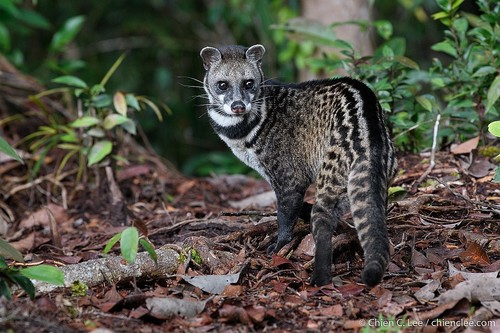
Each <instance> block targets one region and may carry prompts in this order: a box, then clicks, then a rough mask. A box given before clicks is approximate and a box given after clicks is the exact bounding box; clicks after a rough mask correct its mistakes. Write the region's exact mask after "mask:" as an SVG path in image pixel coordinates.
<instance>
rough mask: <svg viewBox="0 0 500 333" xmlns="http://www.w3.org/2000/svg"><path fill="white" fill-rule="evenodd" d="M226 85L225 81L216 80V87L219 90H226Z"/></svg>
mask: <svg viewBox="0 0 500 333" xmlns="http://www.w3.org/2000/svg"><path fill="white" fill-rule="evenodd" d="M227 86H228V84H227V82H226V81H219V82H217V88H219V89H220V90H226V89H227Z"/></svg>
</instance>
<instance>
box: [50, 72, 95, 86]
mask: <svg viewBox="0 0 500 333" xmlns="http://www.w3.org/2000/svg"><path fill="white" fill-rule="evenodd" d="M52 82H54V83H61V84H65V85H67V86H71V87H76V88H82V89H86V88H88V86H87V84H86V83H85V81H83V80H82V79H80V78H79V77H76V76H73V75H64V76H59V77H56V78H55V79H53V80H52Z"/></svg>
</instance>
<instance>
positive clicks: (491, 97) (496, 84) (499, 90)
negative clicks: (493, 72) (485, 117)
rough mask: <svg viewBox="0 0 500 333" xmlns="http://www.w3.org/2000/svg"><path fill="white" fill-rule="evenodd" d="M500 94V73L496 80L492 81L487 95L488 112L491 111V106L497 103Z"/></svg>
mask: <svg viewBox="0 0 500 333" xmlns="http://www.w3.org/2000/svg"><path fill="white" fill-rule="evenodd" d="M499 96H500V75H497V77H496V78H495V80H493V82H492V83H491V86H490V88H489V89H488V95H487V99H488V101H487V103H486V112H488V111H490V110H491V108H492V107H493V106H494V105H495V103H496V102H497V100H498V97H499Z"/></svg>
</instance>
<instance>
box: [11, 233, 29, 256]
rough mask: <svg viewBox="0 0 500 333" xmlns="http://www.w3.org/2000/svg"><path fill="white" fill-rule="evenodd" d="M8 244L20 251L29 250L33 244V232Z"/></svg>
mask: <svg viewBox="0 0 500 333" xmlns="http://www.w3.org/2000/svg"><path fill="white" fill-rule="evenodd" d="M9 244H10V245H11V246H12V247H14V248H15V249H16V250H18V251H19V252H21V253H25V252H29V251H30V250H31V249H32V248H33V247H34V246H35V232H31V233H30V234H28V235H27V236H26V237H24V238H23V239H20V240H18V241H16V242H10V243H9Z"/></svg>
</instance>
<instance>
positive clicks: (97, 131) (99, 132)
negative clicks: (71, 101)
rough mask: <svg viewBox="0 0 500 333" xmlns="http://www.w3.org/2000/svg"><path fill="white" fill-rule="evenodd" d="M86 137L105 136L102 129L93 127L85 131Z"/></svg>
mask: <svg viewBox="0 0 500 333" xmlns="http://www.w3.org/2000/svg"><path fill="white" fill-rule="evenodd" d="M87 135H90V136H93V137H95V138H103V137H104V135H105V134H104V131H103V130H102V128H99V127H93V128H91V129H89V130H88V131H87Z"/></svg>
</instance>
